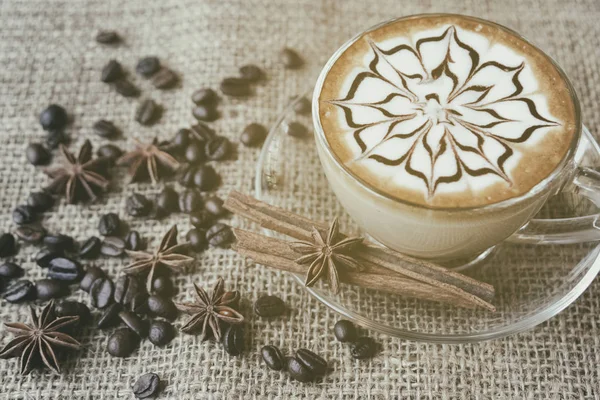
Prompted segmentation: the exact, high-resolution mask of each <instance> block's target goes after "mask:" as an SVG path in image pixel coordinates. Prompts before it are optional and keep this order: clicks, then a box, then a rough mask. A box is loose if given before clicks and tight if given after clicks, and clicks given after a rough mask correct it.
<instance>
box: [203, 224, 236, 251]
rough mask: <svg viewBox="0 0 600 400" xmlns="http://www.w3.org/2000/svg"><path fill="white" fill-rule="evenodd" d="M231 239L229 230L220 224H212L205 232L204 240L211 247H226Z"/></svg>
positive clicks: (226, 226) (231, 235)
mask: <svg viewBox="0 0 600 400" xmlns="http://www.w3.org/2000/svg"><path fill="white" fill-rule="evenodd" d="M233 239H234V236H233V232H232V231H231V228H230V227H229V226H228V225H225V224H222V223H217V224H214V225H213V226H211V227H210V228H209V229H208V231H206V240H208V244H210V245H211V246H213V247H227V246H228V245H229V244H231V242H232V241H233Z"/></svg>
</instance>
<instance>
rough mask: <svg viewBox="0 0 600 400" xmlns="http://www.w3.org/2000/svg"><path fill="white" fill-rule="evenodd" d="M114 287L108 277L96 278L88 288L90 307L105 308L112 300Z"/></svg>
mask: <svg viewBox="0 0 600 400" xmlns="http://www.w3.org/2000/svg"><path fill="white" fill-rule="evenodd" d="M114 290H115V285H114V284H113V281H111V280H110V278H108V277H104V278H98V279H96V280H95V281H94V283H92V286H90V297H91V303H92V306H94V307H96V308H101V309H102V308H105V307H106V306H108V305H109V304H110V303H111V302H112V299H113V293H114Z"/></svg>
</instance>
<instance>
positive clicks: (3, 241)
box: [0, 233, 17, 257]
mask: <svg viewBox="0 0 600 400" xmlns="http://www.w3.org/2000/svg"><path fill="white" fill-rule="evenodd" d="M16 252H17V246H16V241H15V237H14V236H13V235H12V234H10V233H3V234H2V235H0V257H9V256H12V255H14V254H15V253H16Z"/></svg>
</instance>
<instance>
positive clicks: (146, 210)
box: [125, 193, 152, 217]
mask: <svg viewBox="0 0 600 400" xmlns="http://www.w3.org/2000/svg"><path fill="white" fill-rule="evenodd" d="M125 208H126V210H127V214H129V215H131V216H132V217H146V216H148V215H149V214H150V212H151V211H152V201H151V200H149V199H148V198H146V196H144V195H142V194H139V193H134V194H132V195H131V196H129V197H128V198H127V201H126V203H125Z"/></svg>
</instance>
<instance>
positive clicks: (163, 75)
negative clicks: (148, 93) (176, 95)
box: [152, 68, 179, 89]
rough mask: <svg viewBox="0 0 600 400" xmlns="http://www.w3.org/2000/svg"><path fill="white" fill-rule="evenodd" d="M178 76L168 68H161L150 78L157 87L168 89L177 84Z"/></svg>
mask: <svg viewBox="0 0 600 400" xmlns="http://www.w3.org/2000/svg"><path fill="white" fill-rule="evenodd" d="M177 81H179V78H178V77H177V75H176V74H175V72H173V71H171V70H170V69H169V68H161V69H160V71H158V72H157V73H156V75H154V77H153V78H152V84H153V85H154V87H155V88H157V89H170V88H172V87H173V86H175V85H176V84H177Z"/></svg>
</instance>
